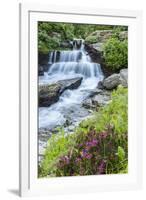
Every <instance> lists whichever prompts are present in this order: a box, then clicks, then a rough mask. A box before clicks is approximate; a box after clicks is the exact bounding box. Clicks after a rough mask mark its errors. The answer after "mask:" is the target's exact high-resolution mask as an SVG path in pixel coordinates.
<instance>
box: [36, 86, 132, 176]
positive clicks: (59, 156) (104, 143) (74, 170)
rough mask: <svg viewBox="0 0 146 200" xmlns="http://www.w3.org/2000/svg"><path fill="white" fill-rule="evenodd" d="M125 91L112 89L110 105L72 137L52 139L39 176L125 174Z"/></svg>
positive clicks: (126, 128) (80, 126) (54, 137)
mask: <svg viewBox="0 0 146 200" xmlns="http://www.w3.org/2000/svg"><path fill="white" fill-rule="evenodd" d="M127 92H128V91H127V89H126V88H123V87H122V86H120V87H118V89H117V90H114V91H113V92H112V100H111V102H110V103H109V104H108V105H106V106H105V107H103V108H100V110H99V111H98V113H95V115H94V116H93V117H92V118H90V119H87V120H84V121H83V122H82V123H80V125H79V127H78V128H77V129H76V130H75V133H74V134H71V135H70V134H68V135H67V136H65V135H64V132H63V131H61V132H60V134H58V135H55V136H53V138H51V140H49V142H48V147H47V150H46V152H45V157H44V160H43V162H42V163H41V166H40V168H39V173H40V174H39V175H40V176H41V177H42V176H47V175H49V176H72V175H74V176H75V175H92V174H112V173H113V174H116V173H127V171H128V147H127V145H128V142H127V131H128V127H127V121H128V119H127V103H128V102H127V100H128V96H127Z"/></svg>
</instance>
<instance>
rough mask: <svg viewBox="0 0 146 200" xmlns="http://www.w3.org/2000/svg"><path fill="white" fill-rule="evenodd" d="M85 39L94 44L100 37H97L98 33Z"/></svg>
mask: <svg viewBox="0 0 146 200" xmlns="http://www.w3.org/2000/svg"><path fill="white" fill-rule="evenodd" d="M85 41H86V43H87V44H94V43H96V42H97V41H98V38H97V36H96V35H90V36H88V37H87V38H86V40H85Z"/></svg>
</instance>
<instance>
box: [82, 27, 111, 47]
mask: <svg viewBox="0 0 146 200" xmlns="http://www.w3.org/2000/svg"><path fill="white" fill-rule="evenodd" d="M112 34H113V31H112V30H97V31H95V32H93V33H91V34H90V35H88V36H87V37H86V38H85V43H87V44H93V43H97V42H99V43H100V42H101V43H103V42H105V41H106V40H107V39H109V38H110V37H111V36H112Z"/></svg>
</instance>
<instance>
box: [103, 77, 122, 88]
mask: <svg viewBox="0 0 146 200" xmlns="http://www.w3.org/2000/svg"><path fill="white" fill-rule="evenodd" d="M119 84H120V75H119V74H112V75H111V76H109V77H107V78H106V79H104V80H103V86H104V87H105V88H106V89H108V90H112V89H114V88H116V87H117V86H118V85H119Z"/></svg>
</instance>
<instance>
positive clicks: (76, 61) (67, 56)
mask: <svg viewBox="0 0 146 200" xmlns="http://www.w3.org/2000/svg"><path fill="white" fill-rule="evenodd" d="M72 45H73V49H72V50H65V51H59V52H58V51H52V52H50V54H49V64H51V66H50V68H49V71H48V72H47V73H45V74H44V76H42V77H39V84H52V83H56V82H57V81H59V80H65V79H66V80H68V79H71V78H76V77H82V78H83V80H82V83H81V85H80V86H79V88H77V89H75V90H66V91H65V92H64V93H63V94H62V95H61V96H60V99H59V101H58V102H57V103H55V104H53V105H51V106H50V107H48V108H47V107H44V108H43V107H42V108H39V128H54V127H56V126H59V125H63V124H64V123H65V121H66V120H67V119H68V118H70V120H71V123H76V122H79V121H81V120H82V119H83V118H84V117H86V116H88V115H89V113H88V111H87V110H85V108H83V107H82V102H83V100H84V99H85V98H87V97H88V96H89V95H90V94H91V92H93V90H94V89H95V88H96V87H97V84H98V82H99V81H101V80H102V79H103V73H102V70H101V67H100V64H98V63H94V62H92V61H91V58H90V56H89V55H88V53H87V52H86V51H85V49H84V41H83V40H81V39H75V40H74V41H72Z"/></svg>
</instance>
